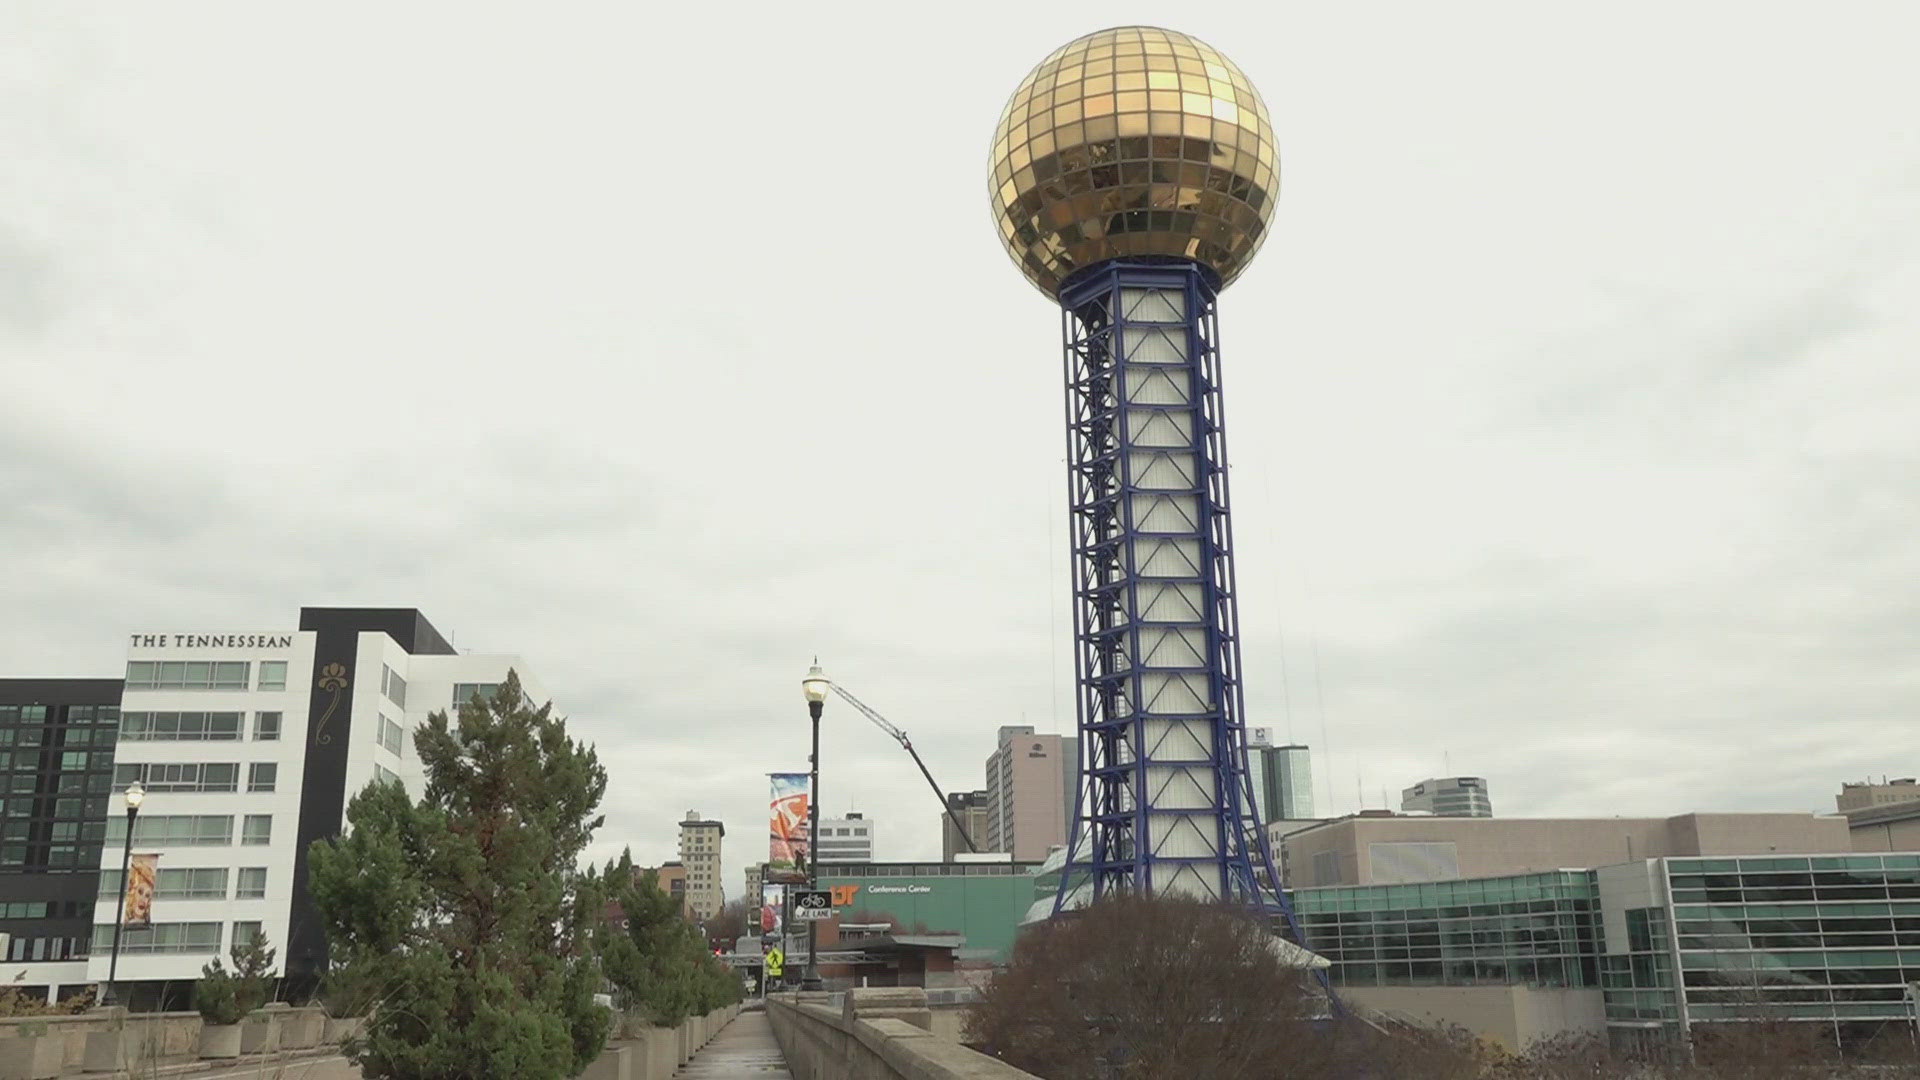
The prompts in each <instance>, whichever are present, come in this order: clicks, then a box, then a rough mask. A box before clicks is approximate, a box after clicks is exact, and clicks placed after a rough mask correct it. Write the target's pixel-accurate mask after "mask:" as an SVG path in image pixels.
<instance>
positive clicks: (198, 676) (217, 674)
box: [127, 660, 253, 690]
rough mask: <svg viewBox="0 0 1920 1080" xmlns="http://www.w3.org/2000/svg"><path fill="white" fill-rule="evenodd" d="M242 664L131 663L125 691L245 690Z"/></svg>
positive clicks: (245, 664) (245, 672)
mask: <svg viewBox="0 0 1920 1080" xmlns="http://www.w3.org/2000/svg"><path fill="white" fill-rule="evenodd" d="M252 666H253V665H252V664H250V663H249V662H247V661H245V660H131V661H128V662H127V689H129V690H245V689H246V688H247V675H248V669H249V668H251V667H252Z"/></svg>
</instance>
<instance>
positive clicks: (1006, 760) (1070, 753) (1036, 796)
mask: <svg viewBox="0 0 1920 1080" xmlns="http://www.w3.org/2000/svg"><path fill="white" fill-rule="evenodd" d="M1078 749H1079V742H1078V740H1075V739H1069V738H1065V737H1063V736H1060V735H1038V734H1035V733H1034V730H1033V728H1032V727H1030V726H1026V725H1020V726H1009V727H1003V728H1001V729H1000V741H999V745H998V747H997V748H996V749H995V750H994V752H993V755H992V756H991V757H989V758H987V787H986V792H987V837H986V842H985V843H980V850H981V851H1004V852H1010V853H1012V855H1013V859H1014V861H1015V862H1039V861H1041V860H1043V859H1045V858H1046V857H1047V852H1049V851H1051V850H1053V848H1054V847H1056V846H1060V845H1064V844H1065V843H1066V842H1067V829H1068V827H1069V826H1070V825H1071V824H1072V822H1071V821H1070V820H1069V817H1070V815H1071V814H1072V813H1073V794H1074V790H1073V784H1074V778H1075V776H1076V774H1077V772H1078V769H1079V760H1078V756H1077V753H1078ZM974 839H975V842H976V843H979V838H978V837H975V838H974Z"/></svg>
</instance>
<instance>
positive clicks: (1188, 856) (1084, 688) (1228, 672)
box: [1055, 260, 1299, 940]
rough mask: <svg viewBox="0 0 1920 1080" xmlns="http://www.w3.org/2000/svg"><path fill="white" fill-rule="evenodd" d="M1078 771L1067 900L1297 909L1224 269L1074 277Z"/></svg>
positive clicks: (1072, 471) (1061, 905)
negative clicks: (1274, 845) (1246, 632)
mask: <svg viewBox="0 0 1920 1080" xmlns="http://www.w3.org/2000/svg"><path fill="white" fill-rule="evenodd" d="M1060 304H1061V309H1062V316H1063V327H1064V336H1065V351H1066V373H1067V452H1068V458H1067V460H1068V484H1069V489H1070V492H1069V494H1070V500H1071V504H1072V505H1071V537H1072V539H1071V546H1072V560H1071V563H1072V572H1073V606H1074V619H1075V639H1074V640H1075V650H1074V663H1075V673H1076V677H1077V679H1076V683H1077V687H1078V691H1079V692H1078V695H1077V707H1078V713H1079V729H1080V789H1079V792H1078V795H1077V797H1076V805H1075V811H1074V824H1073V833H1072V837H1071V839H1070V841H1069V845H1068V850H1067V860H1066V866H1065V868H1064V870H1063V872H1062V876H1061V883H1060V891H1059V893H1058V894H1057V896H1056V899H1055V911H1056V912H1059V911H1061V910H1063V909H1066V908H1069V907H1072V906H1076V905H1078V904H1079V903H1083V902H1090V901H1092V900H1096V899H1098V898H1099V897H1101V896H1102V895H1105V894H1106V893H1108V892H1140V893H1179V894H1185V895H1190V896H1197V897H1202V898H1207V899H1222V900H1233V901H1237V902H1241V903H1248V904H1252V905H1255V906H1258V907H1260V908H1263V909H1266V910H1267V911H1269V912H1270V913H1272V914H1274V915H1278V916H1284V919H1285V924H1286V925H1285V929H1286V930H1288V931H1291V932H1292V933H1291V936H1293V937H1294V939H1295V940H1298V939H1299V935H1298V932H1297V930H1296V929H1295V928H1294V926H1293V918H1292V913H1291V911H1290V910H1289V908H1288V905H1287V904H1286V901H1285V899H1284V897H1283V896H1282V894H1281V893H1280V892H1279V890H1278V889H1277V888H1276V884H1277V883H1278V881H1279V877H1278V875H1277V874H1275V873H1274V868H1273V858H1272V853H1271V852H1270V851H1269V850H1268V846H1267V839H1266V835H1265V830H1264V829H1263V828H1262V826H1261V822H1260V817H1259V811H1258V809H1257V804H1256V803H1255V801H1254V798H1253V790H1252V785H1251V783H1250V781H1249V773H1248V768H1247V749H1246V730H1245V723H1244V715H1243V710H1244V706H1243V703H1242V696H1241V686H1240V638H1239V626H1238V622H1237V618H1236V613H1235V604H1234V577H1233V539H1232V528H1231V523H1230V519H1229V514H1228V500H1227V452H1226V440H1225V426H1224V423H1223V418H1222V414H1221V393H1220V368H1219V347H1218V342H1219V332H1218V324H1217V322H1216V320H1215V286H1214V284H1213V281H1212V279H1211V273H1210V271H1208V270H1206V269H1205V268H1203V267H1202V266H1200V265H1199V264H1197V263H1193V262H1188V261H1183V260H1167V261H1156V262H1146V261H1128V260H1118V261H1114V262H1108V263H1104V264H1101V265H1100V266H1096V267H1091V268H1089V269H1088V270H1087V271H1085V272H1083V273H1082V274H1080V275H1079V276H1077V277H1076V278H1075V279H1074V280H1072V281H1069V282H1068V283H1067V285H1066V286H1065V287H1064V288H1063V289H1062V290H1061V293H1060Z"/></svg>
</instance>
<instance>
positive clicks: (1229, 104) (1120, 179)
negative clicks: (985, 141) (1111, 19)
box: [988, 26, 1280, 297]
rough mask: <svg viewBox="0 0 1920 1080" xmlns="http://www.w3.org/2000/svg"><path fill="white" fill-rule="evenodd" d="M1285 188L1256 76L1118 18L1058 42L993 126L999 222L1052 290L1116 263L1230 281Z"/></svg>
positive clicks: (1200, 47) (1025, 264)
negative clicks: (1161, 264)
mask: <svg viewBox="0 0 1920 1080" xmlns="http://www.w3.org/2000/svg"><path fill="white" fill-rule="evenodd" d="M1279 183H1280V163H1279V155H1278V153H1277V151H1276V150H1275V149H1274V145H1273V125H1272V124H1271V123H1270V122H1269V121H1268V119H1267V107H1266V105H1265V103H1263V102H1262V101H1261V100H1260V95H1259V94H1258V93H1256V92H1255V91H1254V89H1253V84H1252V83H1250V82H1248V81H1247V77H1246V76H1245V75H1243V74H1241V73H1240V69H1239V68H1237V67H1235V66H1234V65H1233V61H1231V60H1228V59H1227V58H1226V57H1225V56H1222V55H1221V54H1220V53H1219V52H1217V51H1216V50H1215V49H1214V48H1213V47H1212V46H1210V45H1208V44H1207V43H1205V42H1203V41H1200V40H1198V39H1196V38H1191V37H1188V36H1187V35H1185V34H1182V33H1179V32H1178V31H1174V30H1162V29H1159V28H1157V27H1151V26H1119V27H1114V28H1112V29H1110V30H1100V31H1097V32H1095V33H1092V34H1088V35H1087V36H1085V37H1083V38H1079V39H1077V40H1075V41H1072V42H1069V43H1068V44H1066V45H1064V46H1062V47H1060V48H1059V49H1056V50H1054V52H1053V55H1051V56H1049V57H1047V58H1046V59H1045V60H1043V61H1041V62H1040V66H1038V67H1036V68H1034V69H1033V71H1031V72H1030V73H1028V75H1027V77H1026V79H1024V80H1023V81H1022V82H1021V83H1020V88H1019V89H1018V90H1015V91H1014V92H1013V97H1012V98H1011V99H1010V100H1009V101H1008V102H1007V108H1006V111H1005V112H1003V113H1002V114H1001V115H1000V126H999V127H998V128H997V129H996V130H995V131H994V135H993V177H992V179H991V181H990V182H989V184H988V187H989V191H990V193H991V195H992V198H993V215H994V222H995V224H996V225H997V226H999V229H1000V238H1001V240H1002V241H1003V242H1004V243H1005V244H1006V246H1007V254H1009V255H1011V256H1012V257H1013V261H1014V262H1016V263H1018V264H1019V265H1020V270H1021V272H1022V273H1024V274H1026V275H1027V279H1028V280H1029V281H1032V282H1033V283H1034V285H1035V286H1037V287H1038V288H1039V289H1040V291H1041V292H1044V293H1046V294H1047V295H1048V296H1049V297H1055V296H1057V295H1058V294H1059V291H1060V283H1061V282H1062V281H1064V280H1065V279H1066V278H1067V277H1068V276H1070V275H1071V274H1072V273H1073V272H1074V271H1076V270H1079V269H1081V268H1083V267H1088V266H1092V265H1094V264H1095V263H1101V262H1105V261H1107V260H1108V259H1120V258H1128V257H1172V258H1185V259H1192V260H1194V261H1195V262H1198V263H1201V264H1202V265H1204V266H1206V267H1208V268H1210V269H1211V270H1212V271H1213V272H1214V273H1215V274H1217V275H1219V278H1220V285H1221V287H1222V288H1224V287H1225V286H1227V285H1228V284H1230V283H1232V281H1233V279H1234V278H1237V277H1239V276H1240V272H1241V271H1242V270H1245V269H1246V268H1247V263H1248V262H1249V261H1251V260H1252V259H1253V253H1254V252H1256V251H1258V250H1260V243H1261V241H1262V240H1264V239H1265V238H1266V232H1267V222H1268V220H1269V219H1270V218H1271V217H1272V215H1273V203H1274V197H1275V195H1276V194H1277V192H1278V189H1279Z"/></svg>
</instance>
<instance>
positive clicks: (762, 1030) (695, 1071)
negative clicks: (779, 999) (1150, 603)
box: [673, 1010, 793, 1080]
mask: <svg viewBox="0 0 1920 1080" xmlns="http://www.w3.org/2000/svg"><path fill="white" fill-rule="evenodd" d="M673 1075H674V1076H676V1077H686V1078H687V1080H696V1078H698V1080H723V1078H728V1077H741V1076H746V1077H755V1078H757V1080H781V1078H787V1080H791V1077H792V1076H793V1074H792V1073H791V1072H788V1071H787V1059H786V1055H784V1054H782V1053H781V1052H780V1046H779V1044H778V1043H775V1042H774V1041H773V1025H772V1024H769V1023H768V1022H767V1014H766V1013H765V1012H764V1011H758V1010H756V1011H754V1012H744V1013H741V1014H740V1015H739V1016H736V1017H734V1018H733V1022H732V1023H730V1024H728V1025H727V1026H726V1027H724V1028H722V1029H721V1031H720V1034H718V1035H716V1036H714V1038H713V1041H712V1042H710V1043H708V1044H707V1046H706V1049H704V1050H702V1051H700V1052H699V1053H697V1054H695V1055H693V1060H691V1061H689V1062H687V1063H686V1064H685V1065H682V1066H680V1070H679V1071H678V1072H676V1073H674V1074H673Z"/></svg>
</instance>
